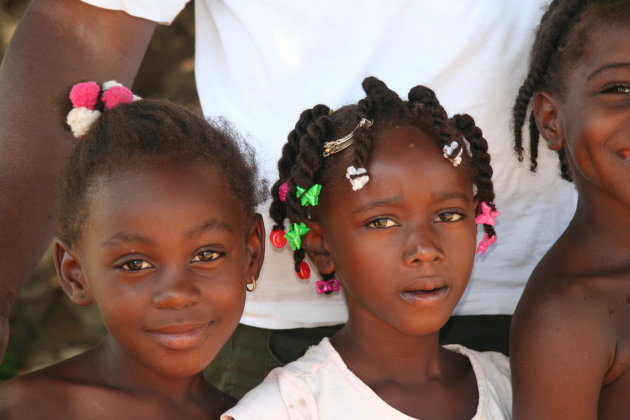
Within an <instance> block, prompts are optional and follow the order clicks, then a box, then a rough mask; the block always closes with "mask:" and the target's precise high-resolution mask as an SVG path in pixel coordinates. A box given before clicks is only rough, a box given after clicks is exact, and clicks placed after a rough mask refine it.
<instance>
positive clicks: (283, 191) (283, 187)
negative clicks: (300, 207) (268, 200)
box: [278, 181, 289, 202]
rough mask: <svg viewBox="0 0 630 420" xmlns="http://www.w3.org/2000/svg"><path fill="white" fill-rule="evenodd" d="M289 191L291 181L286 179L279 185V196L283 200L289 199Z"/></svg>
mask: <svg viewBox="0 0 630 420" xmlns="http://www.w3.org/2000/svg"><path fill="white" fill-rule="evenodd" d="M288 192H289V181H284V182H283V183H282V184H280V186H279V187H278V198H280V201H282V202H284V201H287V193H288Z"/></svg>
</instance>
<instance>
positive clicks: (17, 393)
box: [0, 371, 77, 419]
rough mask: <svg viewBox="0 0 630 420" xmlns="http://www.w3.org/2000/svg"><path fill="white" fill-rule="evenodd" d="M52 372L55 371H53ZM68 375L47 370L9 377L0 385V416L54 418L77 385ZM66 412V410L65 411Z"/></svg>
mask: <svg viewBox="0 0 630 420" xmlns="http://www.w3.org/2000/svg"><path fill="white" fill-rule="evenodd" d="M50 373H52V372H50ZM67 379H68V378H64V377H59V376H58V375H55V374H46V373H45V371H40V372H35V373H33V374H27V375H24V376H19V377H16V378H13V379H10V380H8V381H6V382H4V383H2V384H1V385H0V418H2V419H31V418H32V419H35V418H47V419H55V418H57V417H56V414H55V413H59V414H61V412H62V411H63V410H60V407H61V406H60V404H61V403H62V401H63V400H64V398H66V397H67V396H69V395H72V394H73V393H74V392H75V391H76V389H77V386H76V385H75V384H73V382H72V381H69V380H67ZM66 414H67V413H66Z"/></svg>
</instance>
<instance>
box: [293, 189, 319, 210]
mask: <svg viewBox="0 0 630 420" xmlns="http://www.w3.org/2000/svg"><path fill="white" fill-rule="evenodd" d="M295 190H296V191H295V196H296V197H297V198H299V199H300V204H302V206H304V207H307V206H309V205H310V206H313V207H314V206H316V205H317V204H318V203H319V193H320V192H321V191H322V186H321V185H320V184H314V185H313V186H312V187H311V188H309V189H308V190H306V189H304V188H302V187H300V186H299V185H298V186H296V187H295Z"/></svg>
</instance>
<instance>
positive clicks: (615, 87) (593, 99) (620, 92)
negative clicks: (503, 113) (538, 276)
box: [543, 14, 630, 206]
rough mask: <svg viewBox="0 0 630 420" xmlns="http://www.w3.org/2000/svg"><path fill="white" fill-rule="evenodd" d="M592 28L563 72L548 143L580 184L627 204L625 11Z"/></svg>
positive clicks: (629, 150)
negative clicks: (579, 53) (579, 55)
mask: <svg viewBox="0 0 630 420" xmlns="http://www.w3.org/2000/svg"><path fill="white" fill-rule="evenodd" d="M597 29H598V30H597V31H592V32H591V33H589V40H588V44H587V48H586V51H585V54H584V56H583V57H582V58H581V60H580V61H579V62H578V63H577V65H576V66H575V68H574V69H573V70H572V71H570V72H569V73H568V75H567V79H566V94H565V97H564V98H563V99H562V100H561V101H559V106H558V107H557V113H558V114H557V115H558V118H559V122H560V123H559V128H560V132H559V134H558V133H557V132H556V133H552V136H553V135H554V134H555V135H556V136H557V138H554V137H552V139H551V140H552V141H550V146H551V147H552V148H556V149H559V148H561V147H563V148H564V150H565V152H566V155H567V158H568V161H569V164H570V165H571V169H572V172H573V175H574V178H575V181H576V184H577V185H578V186H579V187H582V186H585V187H586V188H591V187H595V189H596V190H601V191H603V192H604V193H605V194H608V195H610V196H612V197H614V198H615V199H617V200H620V201H621V202H622V203H625V205H626V206H630V42H628V40H629V39H630V15H629V14H626V17H619V19H617V20H616V21H614V22H607V23H606V24H600V25H599V27H598V28H597ZM543 134H545V131H544V130H543ZM546 137H547V136H546ZM548 140H549V139H548ZM554 140H555V141H554ZM554 146H555V147H554Z"/></svg>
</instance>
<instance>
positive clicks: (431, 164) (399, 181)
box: [323, 126, 472, 206]
mask: <svg viewBox="0 0 630 420" xmlns="http://www.w3.org/2000/svg"><path fill="white" fill-rule="evenodd" d="M366 167H367V170H368V173H369V176H370V181H369V182H368V183H367V184H366V185H365V187H364V188H363V189H361V190H359V191H352V187H351V185H350V183H349V182H347V180H346V179H345V175H341V176H339V175H338V177H339V178H341V177H343V178H344V179H343V181H344V182H341V183H339V182H338V183H335V184H336V185H335V186H333V187H332V188H330V189H329V191H330V193H331V194H334V195H339V197H342V200H343V201H345V202H346V203H347V204H349V205H350V206H361V205H362V203H363V202H364V201H366V200H368V201H369V200H374V199H380V198H385V197H390V196H392V197H393V196H399V197H405V199H407V200H425V201H426V200H432V197H435V196H436V194H438V195H439V194H441V195H442V196H444V195H459V196H462V197H463V196H465V197H466V198H467V199H471V200H472V181H471V180H470V178H469V177H468V175H467V174H466V173H465V170H464V169H463V168H462V166H460V167H457V168H455V167H454V166H453V165H452V164H451V162H450V161H449V160H448V159H446V158H444V156H443V152H442V150H441V149H440V148H439V146H438V144H437V141H436V140H435V139H434V138H433V137H431V136H430V135H429V134H427V133H426V132H424V131H422V130H420V129H418V128H415V127H410V126H400V127H387V128H382V129H381V130H379V131H377V132H375V133H374V144H373V147H372V151H371V153H370V157H369V159H368V161H367V164H366ZM326 188H327V187H325V188H324V189H323V191H325V190H326ZM323 194H324V192H323ZM339 197H336V198H335V197H333V198H332V199H331V200H330V203H333V202H337V201H338V198H339Z"/></svg>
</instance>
